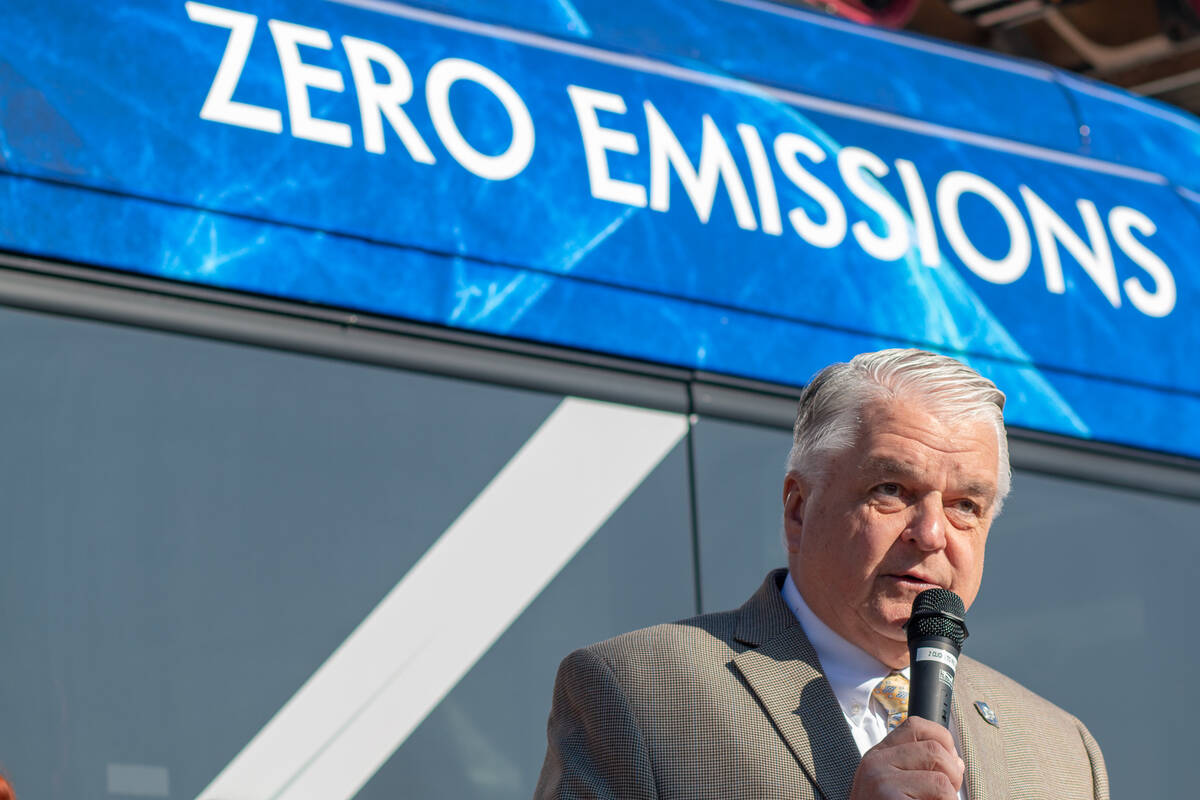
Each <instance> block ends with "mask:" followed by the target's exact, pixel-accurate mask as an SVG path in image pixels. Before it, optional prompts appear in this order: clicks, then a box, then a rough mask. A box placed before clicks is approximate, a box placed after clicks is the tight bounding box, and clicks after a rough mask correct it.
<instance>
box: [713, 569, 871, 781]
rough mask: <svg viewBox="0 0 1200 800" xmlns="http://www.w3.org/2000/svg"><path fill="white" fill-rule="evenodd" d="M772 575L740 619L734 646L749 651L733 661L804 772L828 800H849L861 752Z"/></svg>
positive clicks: (778, 575)
mask: <svg viewBox="0 0 1200 800" xmlns="http://www.w3.org/2000/svg"><path fill="white" fill-rule="evenodd" d="M786 574H787V571H786V570H775V571H774V572H772V573H770V574H769V575H768V576H767V579H766V580H765V581H764V582H763V585H762V586H761V587H759V589H758V591H757V592H755V593H754V596H753V597H751V598H750V599H749V600H748V601H746V604H745V605H743V606H742V607H741V609H739V611H738V621H737V627H736V629H735V632H734V638H736V639H737V640H738V641H739V642H741V643H743V644H745V645H747V646H749V647H750V648H751V649H749V650H746V651H745V652H743V653H741V654H739V655H738V656H737V657H735V658H734V660H733V665H734V667H735V668H736V669H737V670H738V672H739V673H740V674H741V675H742V677H743V678H744V679H745V681H746V685H747V686H748V687H749V688H750V691H751V692H752V693H753V694H754V696H755V697H756V698H757V699H758V702H759V703H760V704H761V705H762V707H763V710H764V711H765V712H766V714H767V716H768V717H770V719H771V721H772V722H773V723H774V724H775V727H776V729H777V730H778V731H779V734H780V736H782V737H783V740H784V742H786V743H787V746H788V747H789V748H790V749H791V751H792V753H793V755H795V757H796V760H797V761H799V762H800V766H801V768H802V769H803V770H804V771H805V773H807V774H808V777H809V779H810V780H812V782H813V783H814V784H816V785H817V787H818V788H819V789H820V790H821V793H822V794H823V795H824V796H825V797H826V798H828V800H846V798H848V797H849V796H850V789H851V786H852V785H853V783H854V772H855V770H857V769H858V762H859V754H858V747H857V746H856V745H855V744H854V738H853V737H852V736H851V735H850V728H849V727H848V726H847V725H846V719H845V717H844V716H843V715H842V710H841V708H840V707H839V706H838V702H837V698H836V697H834V695H833V690H832V689H831V688H830V686H829V682H828V681H827V680H825V676H824V673H823V671H822V669H821V664H820V662H819V661H818V660H817V653H816V651H815V650H814V649H813V646H812V644H811V643H810V642H809V641H808V638H807V637H806V636H805V635H804V629H803V628H801V627H800V624H799V623H798V622H797V621H796V617H795V615H793V614H792V612H791V609H789V608H788V607H787V604H786V603H784V601H783V597H782V596H781V595H780V586H781V584H782V582H783V578H784V576H785V575H786Z"/></svg>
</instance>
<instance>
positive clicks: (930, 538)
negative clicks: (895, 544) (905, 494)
mask: <svg viewBox="0 0 1200 800" xmlns="http://www.w3.org/2000/svg"><path fill="white" fill-rule="evenodd" d="M904 536H905V538H906V539H909V540H910V541H912V542H913V543H914V544H916V545H917V547H919V548H920V549H922V550H926V551H934V550H941V549H942V548H944V547H945V546H946V513H945V509H943V508H942V501H941V497H940V496H938V495H936V494H930V495H926V496H925V497H922V498H921V500H920V501H919V502H917V503H914V504H913V506H912V516H911V517H910V519H909V521H908V528H907V529H905V531H904Z"/></svg>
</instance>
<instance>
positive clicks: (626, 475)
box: [198, 397, 687, 800]
mask: <svg viewBox="0 0 1200 800" xmlns="http://www.w3.org/2000/svg"><path fill="white" fill-rule="evenodd" d="M686 433H687V419H686V417H684V416H683V415H681V414H672V413H667V412H662V411H648V410H646V409H639V408H632V407H629V406H621V405H615V404H612V403H601V402H597V401H591V400H581V399H579V398H573V397H568V398H566V399H565V400H563V401H562V403H560V404H559V406H558V408H556V409H555V410H554V412H553V413H552V414H551V415H550V416H549V417H547V418H546V420H545V422H543V423H542V425H541V426H540V427H539V428H538V429H537V431H536V432H535V433H534V434H533V436H532V437H530V439H529V440H528V441H527V442H526V443H525V444H524V445H523V446H522V447H521V449H520V450H518V451H517V453H516V455H514V456H513V458H512V460H510V461H509V462H508V464H507V465H506V466H505V467H504V469H502V470H501V471H500V472H499V474H497V475H496V477H495V478H494V479H492V481H491V483H489V484H488V485H487V487H486V488H485V489H484V490H483V491H482V492H481V493H480V494H479V496H478V497H476V498H475V500H474V501H472V503H471V504H470V505H469V506H468V507H467V509H466V510H465V511H463V513H462V514H461V515H460V516H459V517H458V519H457V520H455V521H454V523H453V524H452V525H451V526H450V527H449V528H447V529H446V531H445V533H443V534H442V535H441V537H439V538H438V540H437V541H436V542H435V543H434V545H433V546H432V547H431V548H430V549H429V550H428V551H427V552H426V553H425V555H424V556H422V557H421V559H420V560H419V561H418V562H417V563H416V564H415V565H414V566H413V567H412V569H410V570H409V571H408V574H407V575H405V576H404V578H403V579H402V580H401V581H400V582H399V583H398V584H396V586H395V587H394V588H393V589H392V590H391V591H390V592H389V593H388V594H387V596H386V597H385V598H384V599H383V600H382V601H381V602H380V603H379V605H378V606H376V607H375V609H374V610H373V611H371V613H370V614H369V615H367V617H366V618H365V619H364V620H363V621H362V622H361V623H360V624H359V626H358V628H356V629H355V630H354V632H353V633H351V634H350V636H349V637H348V638H347V639H346V640H345V641H344V642H343V643H342V644H341V645H340V646H339V647H338V649H337V650H335V651H334V652H333V654H332V655H331V656H330V657H329V658H328V660H326V662H325V663H324V664H322V665H321V667H320V668H319V669H318V670H317V671H316V672H315V673H313V675H312V677H310V678H309V679H308V681H306V682H305V684H304V685H303V686H302V687H300V690H299V691H297V692H296V694H295V695H293V696H292V698H291V699H290V700H289V701H288V702H287V703H286V704H285V705H284V706H283V708H281V709H280V710H279V711H278V712H277V713H276V714H275V716H274V717H273V718H272V719H271V720H270V722H268V723H267V725H266V726H265V727H264V728H263V729H262V730H261V731H259V732H258V734H257V735H255V737H254V738H253V739H252V740H251V741H250V743H249V744H248V745H246V747H245V748H244V749H243V750H242V751H241V752H240V753H238V755H237V756H236V757H235V758H234V759H233V761H231V762H230V763H229V765H228V766H226V767H225V769H223V770H222V771H221V773H220V774H219V775H218V776H217V777H216V779H214V780H213V782H212V783H211V784H209V786H208V787H207V788H206V789H205V790H204V791H203V792H201V793H200V795H199V798H198V800H301V799H307V798H313V799H314V800H316V799H317V798H319V800H349V798H352V797H354V795H355V794H357V793H358V791H359V789H361V788H362V786H363V785H365V784H366V782H367V781H368V780H370V778H371V776H372V775H374V774H375V772H376V771H377V770H378V769H379V768H380V767H381V766H382V765H383V764H384V762H385V761H387V759H388V758H389V757H390V756H391V754H392V753H393V752H395V751H396V749H397V748H398V747H400V745H401V744H402V743H403V742H404V740H405V739H406V738H408V736H409V734H410V733H412V731H413V730H414V729H416V727H417V726H418V725H419V724H420V723H421V721H422V720H424V719H425V717H426V716H427V715H428V714H429V712H430V711H432V710H433V708H434V707H435V706H437V704H438V703H439V702H441V700H442V698H443V697H445V696H446V694H448V693H449V692H450V690H451V689H452V688H453V687H454V686H455V684H457V683H458V681H459V680H460V679H461V678H462V677H463V675H465V674H466V673H467V672H468V671H469V670H470V669H471V667H472V666H474V664H475V662H476V661H478V660H479V658H480V657H482V656H483V654H484V653H485V652H487V650H488V648H489V647H491V645H492V644H493V643H494V642H495V641H496V640H497V639H498V638H499V637H500V635H501V634H503V633H504V631H505V630H506V629H507V628H508V627H509V626H510V625H511V624H512V623H513V621H514V620H515V619H516V618H517V617H518V616H520V614H521V612H522V611H524V610H525V608H526V607H527V606H528V605H529V603H531V602H532V601H533V599H534V598H535V597H537V595H538V594H539V593H540V592H541V591H542V589H543V588H545V586H546V585H547V584H548V583H549V582H550V581H551V580H552V579H553V578H554V576H555V575H557V574H558V573H559V571H560V570H562V568H563V567H564V566H566V564H567V562H568V561H570V560H571V558H572V557H574V555H575V554H576V553H577V552H578V551H579V549H580V548H581V547H583V545H584V544H586V543H587V541H588V540H589V539H590V538H591V537H592V535H593V534H594V533H595V532H596V531H597V530H598V529H599V528H600V526H601V525H603V524H604V522H605V521H606V520H607V519H608V518H609V517H610V516H611V515H612V513H613V512H614V511H616V509H617V508H619V507H620V506H621V504H622V503H624V502H625V500H626V498H627V497H629V495H630V494H631V493H632V492H633V490H634V489H636V488H637V487H638V485H640V484H641V483H642V481H643V480H645V478H646V476H647V475H648V474H650V472H651V471H652V470H653V469H654V468H655V466H657V465H658V464H659V462H661V461H662V459H663V458H664V457H666V455H667V453H669V452H670V451H671V449H672V448H673V447H674V446H675V445H676V444H677V443H678V442H679V441H680V440H681V439H682V438H683V437H684V435H686ZM464 587H469V588H470V589H471V591H470V592H464V591H463V590H464ZM477 598H486V602H482V603H481V602H476V600H477Z"/></svg>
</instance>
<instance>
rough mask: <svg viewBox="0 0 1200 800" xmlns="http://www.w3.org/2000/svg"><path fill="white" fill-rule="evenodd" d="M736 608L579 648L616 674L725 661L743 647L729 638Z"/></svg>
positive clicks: (689, 667) (653, 671)
mask: <svg viewBox="0 0 1200 800" xmlns="http://www.w3.org/2000/svg"><path fill="white" fill-rule="evenodd" d="M737 619H738V612H737V611H721V612H717V613H713V614H702V615H700V616H696V617H691V618H689V619H683V620H679V621H677V622H667V623H662V624H660V625H652V626H650V627H648V628H641V629H639V630H635V631H630V632H629V633H623V634H621V635H620V636H614V637H613V638H611V639H605V640H604V641H602V642H597V643H595V644H592V645H589V646H587V647H584V648H582V650H581V651H577V652H580V653H586V654H587V655H589V656H591V657H594V658H597V659H600V660H601V661H603V662H604V663H605V664H606V665H607V666H608V667H609V669H611V670H612V671H613V672H614V673H615V674H617V675H618V676H623V675H631V674H637V673H648V674H651V673H662V672H664V671H672V670H674V669H679V668H686V669H693V670H694V669H696V668H697V666H698V665H702V664H703V663H705V662H713V661H719V662H720V663H721V664H722V665H723V664H724V663H726V662H727V661H728V660H729V659H730V658H732V657H733V655H735V654H736V653H737V652H739V651H740V650H743V649H745V648H744V647H743V646H741V645H739V644H738V643H737V642H736V641H735V640H734V638H733V633H734V630H735V628H736V625H737Z"/></svg>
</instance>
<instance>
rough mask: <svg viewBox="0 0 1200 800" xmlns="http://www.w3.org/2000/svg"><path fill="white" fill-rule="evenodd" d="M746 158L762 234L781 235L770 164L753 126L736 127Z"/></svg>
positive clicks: (777, 201) (781, 224)
mask: <svg viewBox="0 0 1200 800" xmlns="http://www.w3.org/2000/svg"><path fill="white" fill-rule="evenodd" d="M737 132H738V136H739V137H740V138H741V140H742V147H743V148H745V150H746V158H747V159H748V160H749V161H750V177H751V178H753V179H754V193H755V195H756V196H757V197H758V217H759V219H760V220H762V229H763V233H769V234H771V235H772V236H781V235H783V220H781V219H780V217H779V197H778V196H777V195H776V194H775V176H774V175H772V174H771V162H770V161H768V160H767V149H766V148H765V147H763V142H762V137H761V136H759V135H758V130H757V129H756V128H755V127H754V126H753V125H746V124H744V123H742V124H739V125H738V126H737Z"/></svg>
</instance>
